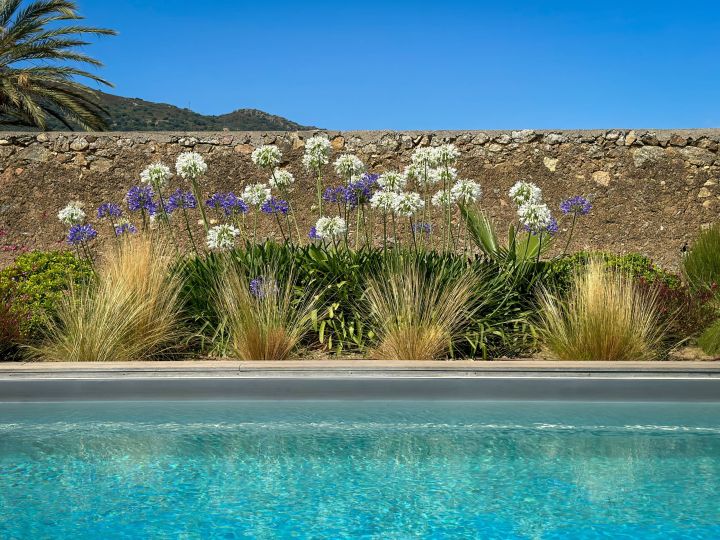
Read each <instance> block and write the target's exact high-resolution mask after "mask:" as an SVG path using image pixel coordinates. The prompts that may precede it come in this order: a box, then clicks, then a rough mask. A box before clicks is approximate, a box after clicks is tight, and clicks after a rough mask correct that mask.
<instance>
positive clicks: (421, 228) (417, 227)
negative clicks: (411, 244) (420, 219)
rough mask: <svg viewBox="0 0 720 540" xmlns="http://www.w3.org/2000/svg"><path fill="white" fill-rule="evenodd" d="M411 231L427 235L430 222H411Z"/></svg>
mask: <svg viewBox="0 0 720 540" xmlns="http://www.w3.org/2000/svg"><path fill="white" fill-rule="evenodd" d="M413 232H415V233H422V234H424V235H426V236H429V235H430V233H431V232H432V223H413Z"/></svg>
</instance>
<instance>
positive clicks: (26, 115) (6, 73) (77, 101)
mask: <svg viewBox="0 0 720 540" xmlns="http://www.w3.org/2000/svg"><path fill="white" fill-rule="evenodd" d="M22 4H23V2H22V0H0V123H2V124H6V125H17V126H32V127H37V128H40V129H42V130H45V129H47V121H48V119H50V118H54V119H56V120H57V121H59V122H61V123H62V124H63V125H64V126H66V127H67V128H68V129H71V130H72V129H73V128H74V127H79V128H81V129H84V130H95V131H103V130H105V129H107V123H106V120H105V117H106V116H107V111H106V110H105V109H104V108H103V107H102V106H101V105H100V104H99V103H98V99H97V94H96V92H95V91H94V90H92V89H91V88H89V87H88V86H86V85H84V84H82V83H81V82H78V80H77V79H78V78H85V79H89V80H91V81H95V82H97V83H100V84H104V85H107V86H112V84H111V83H109V82H108V81H106V80H104V79H102V78H100V77H98V76H97V75H94V74H93V73H91V72H89V71H86V70H85V69H82V67H79V66H82V65H89V66H92V67H99V66H101V65H102V64H101V63H100V62H99V61H98V60H95V59H94V58H92V57H90V56H88V55H86V54H84V53H82V52H79V51H78V50H77V49H78V48H79V47H83V46H85V45H89V42H88V41H86V40H85V37H84V36H86V35H96V36H97V35H114V34H115V32H114V31H113V30H109V29H106V28H96V27H91V26H81V25H77V24H76V23H75V21H80V20H82V19H83V17H81V16H80V15H79V14H78V12H77V6H76V4H75V3H74V2H71V1H68V0H35V1H33V2H29V3H28V4H27V5H26V6H25V7H21V6H22ZM67 21H72V22H70V23H69V24H68V23H66V22H67Z"/></svg>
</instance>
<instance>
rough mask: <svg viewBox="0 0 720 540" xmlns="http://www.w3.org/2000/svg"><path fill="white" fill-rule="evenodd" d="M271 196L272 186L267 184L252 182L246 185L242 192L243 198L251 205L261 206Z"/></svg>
mask: <svg viewBox="0 0 720 540" xmlns="http://www.w3.org/2000/svg"><path fill="white" fill-rule="evenodd" d="M271 196H272V195H271V193H270V188H269V187H267V184H250V185H249V186H245V189H244V190H243V193H242V200H243V201H245V202H246V203H247V204H249V205H251V206H260V205H261V204H263V203H265V202H266V201H267V200H268V199H269V198H270V197H271Z"/></svg>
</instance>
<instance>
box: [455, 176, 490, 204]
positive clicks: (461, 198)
mask: <svg viewBox="0 0 720 540" xmlns="http://www.w3.org/2000/svg"><path fill="white" fill-rule="evenodd" d="M450 193H451V194H452V196H453V197H454V198H455V200H456V201H458V202H461V203H465V204H467V203H471V202H477V201H478V200H479V199H480V197H481V196H482V188H481V187H480V184H478V183H477V182H473V181H472V180H458V181H457V182H455V185H454V186H453V187H452V188H450Z"/></svg>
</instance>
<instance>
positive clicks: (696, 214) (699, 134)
mask: <svg viewBox="0 0 720 540" xmlns="http://www.w3.org/2000/svg"><path fill="white" fill-rule="evenodd" d="M313 134H315V132H272V133H263V132H221V133H185V134H180V133H142V132H137V133H93V134H90V133H83V134H79V133H60V132H58V133H40V134H28V133H0V247H1V248H2V252H0V264H3V263H7V262H8V261H9V260H11V258H12V257H13V256H14V253H15V251H16V250H18V249H27V248H52V247H58V246H60V245H62V243H63V236H64V229H63V227H62V226H61V225H60V223H58V221H57V219H56V217H55V216H56V214H57V211H58V209H60V208H61V207H63V206H64V205H65V204H66V203H67V202H68V201H70V200H81V201H84V202H85V203H86V205H87V208H88V214H89V215H91V214H94V209H95V208H97V206H98V205H99V204H101V203H102V202H105V201H111V200H112V201H118V202H119V201H121V200H122V198H123V196H124V194H125V192H126V191H127V189H128V188H129V187H130V186H132V185H134V184H136V183H137V182H138V178H139V173H140V171H141V170H142V169H143V168H145V166H146V165H147V164H149V163H150V162H154V161H158V160H160V161H165V162H166V163H167V164H169V165H172V164H173V163H174V160H175V158H176V157H177V155H178V154H180V153H181V152H183V151H187V150H194V151H196V152H199V153H201V154H203V155H204V156H205V159H206V160H207V162H208V165H209V171H208V174H207V178H206V179H205V184H206V186H205V187H206V190H207V192H208V193H211V192H213V191H216V190H228V191H229V190H234V191H240V190H241V189H242V187H243V186H244V185H245V184H247V183H248V182H256V181H260V180H265V178H264V176H263V174H262V173H260V172H259V171H258V170H257V169H256V168H255V167H254V166H253V164H252V162H251V160H250V154H251V152H252V150H253V149H254V148H255V147H256V146H258V145H260V144H277V145H278V146H279V147H280V148H281V149H282V151H283V154H284V159H285V163H284V165H285V166H287V167H289V168H290V170H292V172H293V173H294V174H295V175H296V178H298V185H297V187H296V190H295V193H294V204H295V208H296V209H297V210H299V221H300V225H301V227H302V228H303V229H304V230H307V229H308V228H309V227H310V225H311V224H312V223H313V222H314V220H315V216H314V213H313V212H312V211H311V206H312V203H313V200H314V199H313V189H314V188H313V181H312V179H311V178H310V176H309V175H308V174H307V173H306V172H304V171H303V170H302V168H301V156H302V152H303V148H304V141H305V140H307V138H308V137H310V136H312V135H313ZM328 135H329V137H330V140H331V141H332V146H333V149H334V152H335V153H336V154H339V153H341V152H352V153H356V154H357V155H358V156H359V157H360V158H361V159H363V160H364V161H365V163H366V164H367V165H368V167H369V169H370V170H371V171H373V172H382V171H384V170H388V169H398V168H402V167H403V166H404V165H405V164H407V163H408V162H409V157H410V154H411V152H412V151H413V149H415V148H417V147H418V146H425V145H433V144H440V143H444V142H452V143H454V144H456V145H457V146H458V147H459V149H460V150H461V151H462V157H461V159H460V161H459V164H458V171H459V174H460V175H461V176H462V177H467V178H472V179H475V180H477V181H479V182H480V183H481V184H482V186H483V189H484V196H483V200H482V205H483V207H484V208H485V209H486V210H487V211H488V212H489V213H490V214H491V215H492V216H493V217H494V218H495V219H496V221H497V222H498V223H499V224H501V225H502V226H503V227H505V226H506V225H507V224H508V223H509V220H510V219H512V218H513V209H512V207H511V206H510V204H509V202H508V200H507V196H506V194H507V191H508V189H509V187H510V186H511V185H512V184H513V183H514V182H515V181H516V180H518V179H528V180H532V181H533V182H535V183H537V184H538V185H540V186H541V187H542V188H543V190H544V193H545V198H546V200H547V202H548V203H549V204H550V205H551V206H552V207H554V208H555V209H557V206H558V205H559V203H560V201H561V200H562V199H563V198H565V197H567V196H571V195H586V196H591V197H592V199H593V204H594V209H593V212H592V214H591V215H590V216H588V218H587V219H585V220H583V223H581V224H580V226H579V228H578V233H577V236H576V241H575V244H574V246H573V247H574V248H575V249H581V248H589V249H604V250H611V251H615V252H631V251H632V252H640V253H644V254H647V255H650V256H652V257H653V258H655V259H656V260H657V261H659V262H660V263H662V264H663V265H665V266H667V267H670V268H673V267H677V264H678V262H679V259H680V252H681V249H682V246H683V245H684V244H685V242H688V241H691V240H692V239H693V238H694V237H695V235H696V234H697V232H698V231H699V230H700V229H701V228H702V227H707V226H708V225H709V224H710V223H713V222H714V221H716V220H717V214H718V208H719V206H720V187H719V186H718V176H719V172H720V155H719V154H718V143H720V130H684V131H657V130H656V131H652V130H609V131H608V130H603V131H531V130H522V131H484V132H481V131H438V132H361V131H354V132H328ZM327 181H328V183H337V182H338V179H337V178H334V177H333V175H332V173H331V168H330V167H329V168H328V179H327ZM173 183H174V184H173V186H178V187H179V186H181V182H180V180H179V179H178V178H174V179H173ZM271 224H272V223H271V222H270V221H269V220H268V222H267V223H266V226H267V227H270V225H271ZM268 230H269V229H268Z"/></svg>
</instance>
